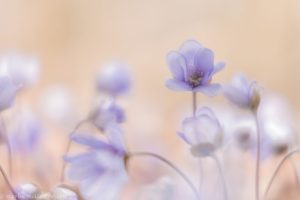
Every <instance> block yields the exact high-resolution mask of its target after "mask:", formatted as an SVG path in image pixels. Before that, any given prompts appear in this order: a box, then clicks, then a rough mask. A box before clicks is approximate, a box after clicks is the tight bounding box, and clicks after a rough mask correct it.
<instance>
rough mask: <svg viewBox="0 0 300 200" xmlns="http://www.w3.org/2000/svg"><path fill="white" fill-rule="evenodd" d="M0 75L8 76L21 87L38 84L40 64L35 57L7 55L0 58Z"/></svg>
mask: <svg viewBox="0 0 300 200" xmlns="http://www.w3.org/2000/svg"><path fill="white" fill-rule="evenodd" d="M0 74H2V75H8V76H9V77H10V78H11V79H12V81H13V82H14V83H15V84H16V85H18V86H20V87H27V86H31V85H33V84H34V83H36V82H37V80H38V78H39V75H40V64H39V62H38V61H37V59H35V58H34V57H30V56H23V55H18V54H11V55H6V56H3V57H1V58H0Z"/></svg>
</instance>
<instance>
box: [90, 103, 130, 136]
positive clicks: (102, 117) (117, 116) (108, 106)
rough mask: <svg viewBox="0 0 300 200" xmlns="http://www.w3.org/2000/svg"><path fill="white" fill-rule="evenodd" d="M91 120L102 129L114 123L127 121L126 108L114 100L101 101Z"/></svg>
mask: <svg viewBox="0 0 300 200" xmlns="http://www.w3.org/2000/svg"><path fill="white" fill-rule="evenodd" d="M90 119H91V122H92V123H93V124H94V125H95V126H96V127H97V128H98V129H99V130H101V131H104V130H105V129H106V127H108V126H110V125H114V124H120V123H123V122H124V121H125V113H124V110H123V109H122V108H121V107H120V106H118V105H117V104H116V103H115V102H114V101H104V102H101V103H100V104H99V105H98V106H97V107H96V108H95V109H94V110H93V112H92V114H91V116H90Z"/></svg>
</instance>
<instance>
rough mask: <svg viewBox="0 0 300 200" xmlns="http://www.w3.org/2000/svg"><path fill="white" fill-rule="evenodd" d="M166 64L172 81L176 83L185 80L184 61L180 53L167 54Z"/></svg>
mask: <svg viewBox="0 0 300 200" xmlns="http://www.w3.org/2000/svg"><path fill="white" fill-rule="evenodd" d="M167 64H168V66H169V69H170V71H171V73H172V75H173V77H174V79H176V80H178V81H183V80H184V79H185V71H186V61H185V58H184V57H183V56H182V55H181V54H180V53H178V52H176V51H171V52H170V53H168V55H167Z"/></svg>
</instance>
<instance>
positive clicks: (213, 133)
mask: <svg viewBox="0 0 300 200" xmlns="http://www.w3.org/2000/svg"><path fill="white" fill-rule="evenodd" d="M182 127H183V129H182V131H181V132H179V133H178V134H179V136H180V137H181V138H182V139H183V140H184V141H185V142H187V143H188V144H189V145H191V153H192V154H193V155H194V156H197V157H202V156H210V155H212V153H214V151H215V150H216V149H218V148H219V147H220V146H221V144H222V140H223V130H222V127H221V124H220V122H219V120H218V119H217V118H216V116H215V114H214V112H213V111H212V110H211V109H210V108H208V107H202V108H200V109H199V110H198V111H197V113H196V116H195V117H189V118H186V119H184V121H183V122H182Z"/></svg>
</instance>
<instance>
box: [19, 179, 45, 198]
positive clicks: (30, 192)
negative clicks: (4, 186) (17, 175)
mask: <svg viewBox="0 0 300 200" xmlns="http://www.w3.org/2000/svg"><path fill="white" fill-rule="evenodd" d="M14 191H15V193H16V195H17V197H18V199H19V200H31V199H33V198H36V197H37V196H38V195H39V193H40V190H39V188H38V187H37V186H36V185H34V184H31V183H26V184H22V185H19V186H17V187H16V188H15V189H14Z"/></svg>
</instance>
